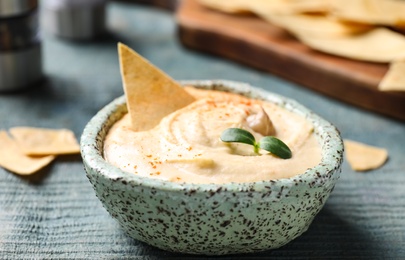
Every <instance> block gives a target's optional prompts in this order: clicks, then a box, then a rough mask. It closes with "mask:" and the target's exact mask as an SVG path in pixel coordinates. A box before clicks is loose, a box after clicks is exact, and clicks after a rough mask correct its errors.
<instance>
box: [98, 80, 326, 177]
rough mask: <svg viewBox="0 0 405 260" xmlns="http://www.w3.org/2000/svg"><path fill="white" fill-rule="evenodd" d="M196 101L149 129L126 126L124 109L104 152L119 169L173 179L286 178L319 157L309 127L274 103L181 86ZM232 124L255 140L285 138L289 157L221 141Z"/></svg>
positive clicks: (318, 146)
mask: <svg viewBox="0 0 405 260" xmlns="http://www.w3.org/2000/svg"><path fill="white" fill-rule="evenodd" d="M186 90H187V91H188V92H189V93H190V94H191V95H193V96H194V97H195V98H196V99H197V101H195V102H193V103H191V104H190V105H188V106H186V107H184V108H182V109H179V110H177V111H175V112H173V113H171V114H170V115H168V116H166V117H164V118H163V119H162V120H161V121H160V124H159V125H157V126H156V127H154V128H153V129H151V130H148V131H142V132H135V131H133V130H131V121H130V120H131V119H130V116H129V114H127V115H125V116H124V117H123V118H122V119H120V120H119V121H118V122H117V123H115V124H114V125H113V127H112V128H111V129H110V131H109V133H108V134H107V136H106V139H105V142H104V157H105V159H106V160H107V161H108V162H110V163H111V164H113V165H115V166H117V167H119V168H120V169H122V170H123V171H126V172H129V173H133V174H138V175H142V176H147V177H151V178H158V179H162V180H166V181H172V182H189V183H229V182H254V181H261V180H274V179H280V178H289V177H292V176H294V175H298V174H302V173H304V172H305V171H306V170H307V169H308V168H311V167H313V166H315V165H317V164H318V163H319V162H320V160H321V148H320V145H319V144H318V142H317V139H316V137H315V135H314V133H313V126H312V125H311V124H310V123H309V122H308V121H307V120H305V118H303V117H301V116H300V115H297V114H294V113H292V112H290V111H287V110H286V109H283V108H281V107H279V106H277V105H275V104H272V103H269V102H265V101H260V100H253V99H248V98H246V97H242V96H240V95H236V94H231V93H226V92H220V91H210V90H200V89H195V88H191V87H190V88H186ZM231 127H237V128H243V129H246V130H248V131H249V132H251V133H252V134H253V135H254V136H255V138H256V140H258V141H259V140H260V139H261V138H262V137H263V136H264V135H269V133H271V135H273V136H275V137H277V138H279V139H280V140H282V141H283V142H284V143H286V144H287V145H288V146H289V148H290V149H291V151H292V158H291V159H286V160H284V159H281V158H278V157H276V156H274V155H272V154H271V153H268V152H267V151H264V150H262V151H260V153H259V154H255V153H254V152H253V147H252V146H250V145H247V144H240V143H224V142H222V141H221V140H220V138H219V137H220V136H221V133H222V132H223V131H224V130H225V129H227V128H231Z"/></svg>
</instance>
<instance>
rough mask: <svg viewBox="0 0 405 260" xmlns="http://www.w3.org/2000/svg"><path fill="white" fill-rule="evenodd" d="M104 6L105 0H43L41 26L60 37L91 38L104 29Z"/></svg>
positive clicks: (73, 38) (101, 32) (100, 33)
mask: <svg viewBox="0 0 405 260" xmlns="http://www.w3.org/2000/svg"><path fill="white" fill-rule="evenodd" d="M0 1H1V0H0ZM105 6H106V0H45V1H44V2H43V9H42V11H43V26H44V28H45V30H46V31H48V32H50V33H52V34H54V35H57V36H60V37H62V38H67V39H71V40H91V39H93V38H96V37H97V36H99V35H102V34H103V33H104V32H105V30H106V26H105Z"/></svg>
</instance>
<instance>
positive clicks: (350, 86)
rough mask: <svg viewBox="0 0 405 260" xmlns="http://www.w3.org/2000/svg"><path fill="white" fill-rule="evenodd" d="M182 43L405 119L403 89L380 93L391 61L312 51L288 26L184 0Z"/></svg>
mask: <svg viewBox="0 0 405 260" xmlns="http://www.w3.org/2000/svg"><path fill="white" fill-rule="evenodd" d="M176 19H177V22H178V27H179V28H178V33H179V38H180V41H181V42H182V43H183V44H184V45H185V46H188V47H190V48H193V49H197V50H200V51H206V52H209V53H212V54H216V55H220V56H223V57H226V58H229V59H232V60H235V61H238V62H241V63H243V64H246V65H249V66H252V67H255V68H258V69H261V70H264V71H268V72H270V73H273V74H276V75H278V76H281V77H283V78H285V79H288V80H291V81H294V82H296V83H299V84H300V85H302V86H305V87H308V88H310V89H312V90H315V91H318V92H320V93H323V94H325V95H328V96H331V97H334V98H336V99H339V100H341V101H345V102H347V103H350V104H353V105H356V106H359V107H362V108H365V109H368V110H371V111H374V112H378V113H381V114H384V115H388V116H391V117H394V118H396V119H400V120H405V93H404V92H382V91H379V90H378V89H377V86H378V83H379V82H380V81H381V79H382V77H383V76H384V74H385V73H386V72H387V70H388V65H387V64H376V63H369V62H361V61H355V60H350V59H345V58H341V57H337V56H333V55H329V54H324V53H321V52H318V51H314V50H311V49H310V48H308V47H307V46H305V45H304V44H302V43H300V42H299V41H298V40H296V39H295V38H294V37H293V36H291V35H290V34H288V33H287V32H286V31H285V30H283V29H281V28H279V27H276V26H273V25H271V24H269V23H267V22H265V21H263V20H261V19H260V18H258V17H256V16H249V15H244V16H242V15H231V14H225V13H221V12H219V11H215V10H211V9H208V8H206V7H204V6H202V5H201V4H199V3H198V1H197V0H182V1H181V3H180V4H179V7H178V9H177V11H176Z"/></svg>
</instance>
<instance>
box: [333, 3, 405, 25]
mask: <svg viewBox="0 0 405 260" xmlns="http://www.w3.org/2000/svg"><path fill="white" fill-rule="evenodd" d="M329 4H330V6H331V13H332V15H334V16H335V17H337V18H339V19H343V20H349V21H356V22H361V23H367V24H376V25H387V26H394V27H396V26H399V27H402V26H403V25H404V23H405V1H403V0H351V1H350V3H347V4H342V1H341V0H329Z"/></svg>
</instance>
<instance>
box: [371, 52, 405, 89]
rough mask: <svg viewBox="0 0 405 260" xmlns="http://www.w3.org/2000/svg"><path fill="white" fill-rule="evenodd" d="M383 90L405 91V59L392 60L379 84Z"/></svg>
mask: <svg viewBox="0 0 405 260" xmlns="http://www.w3.org/2000/svg"><path fill="white" fill-rule="evenodd" d="M378 89H379V90H382V91H405V59H402V60H395V61H393V62H391V64H390V68H389V69H388V72H387V73H386V74H385V76H384V78H383V79H382V80H381V82H380V84H379V85H378Z"/></svg>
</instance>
